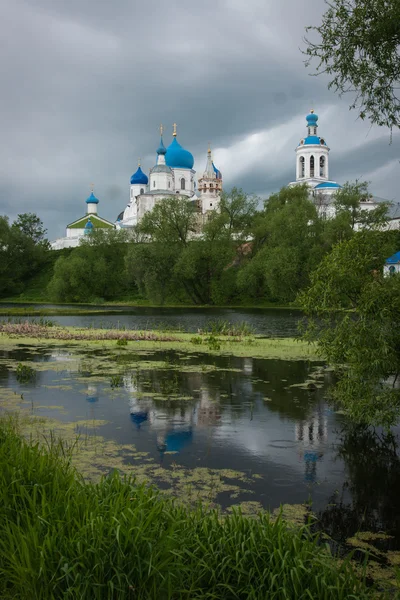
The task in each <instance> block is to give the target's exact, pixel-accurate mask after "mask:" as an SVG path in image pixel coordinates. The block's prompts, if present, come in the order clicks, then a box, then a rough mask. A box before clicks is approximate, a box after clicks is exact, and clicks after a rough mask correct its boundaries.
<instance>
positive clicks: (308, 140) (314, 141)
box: [304, 135, 326, 146]
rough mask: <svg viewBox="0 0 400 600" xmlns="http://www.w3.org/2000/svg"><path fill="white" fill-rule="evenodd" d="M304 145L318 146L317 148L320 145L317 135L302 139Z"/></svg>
mask: <svg viewBox="0 0 400 600" xmlns="http://www.w3.org/2000/svg"><path fill="white" fill-rule="evenodd" d="M304 143H305V144H318V146H319V145H320V144H321V138H320V137H318V136H317V135H309V136H307V137H306V138H304ZM323 145H324V146H326V143H325V142H324V144H323Z"/></svg>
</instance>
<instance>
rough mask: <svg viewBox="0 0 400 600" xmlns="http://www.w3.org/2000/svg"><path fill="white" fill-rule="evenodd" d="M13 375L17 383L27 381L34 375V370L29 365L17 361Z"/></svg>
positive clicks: (33, 377)
mask: <svg viewBox="0 0 400 600" xmlns="http://www.w3.org/2000/svg"><path fill="white" fill-rule="evenodd" d="M15 377H16V379H17V381H18V382H19V383H28V382H29V381H32V380H34V379H35V377H36V371H35V369H33V368H32V367H30V366H29V365H23V364H22V363H19V364H18V365H17V369H16V371H15Z"/></svg>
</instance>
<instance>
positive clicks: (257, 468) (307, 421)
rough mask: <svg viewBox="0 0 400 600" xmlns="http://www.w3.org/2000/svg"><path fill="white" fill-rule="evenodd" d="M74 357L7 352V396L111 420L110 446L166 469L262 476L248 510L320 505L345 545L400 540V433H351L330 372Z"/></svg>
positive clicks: (184, 358)
mask: <svg viewBox="0 0 400 600" xmlns="http://www.w3.org/2000/svg"><path fill="white" fill-rule="evenodd" d="M74 352H76V351H74V350H72V349H71V350H69V349H68V348H60V347H57V348H56V347H54V348H53V349H51V348H42V349H38V350H37V351H35V352H34V353H33V352H32V350H31V349H24V348H23V347H21V349H19V350H14V351H10V352H6V351H2V352H0V388H3V390H4V389H6V388H8V389H9V390H13V391H14V392H15V394H16V397H20V395H21V394H23V395H24V397H26V399H28V400H29V403H30V404H31V407H32V412H33V414H35V415H40V416H50V417H52V418H57V419H60V420H63V421H75V420H81V419H90V420H91V421H94V422H95V421H96V420H98V419H99V420H106V421H107V424H106V425H104V426H102V427H101V428H99V429H98V433H99V434H100V435H101V436H103V437H105V438H107V439H110V440H114V441H116V442H118V443H120V444H125V445H127V444H134V445H135V447H136V448H137V450H138V451H140V452H148V453H149V456H150V457H151V458H152V459H153V460H155V461H156V462H157V463H158V464H159V465H160V466H161V467H162V468H163V469H164V468H165V469H171V468H172V466H173V464H178V465H183V466H185V467H187V468H190V469H192V468H197V467H208V468H212V469H233V470H235V471H240V472H245V473H246V474H248V475H249V477H250V476H253V475H254V474H256V476H257V478H256V479H254V481H252V484H251V486H250V488H251V489H250V491H249V494H250V496H247V497H246V499H247V500H251V501H254V502H260V503H261V504H262V505H263V506H264V507H266V508H270V509H274V508H276V507H279V505H280V504H284V503H290V504H299V503H303V502H306V501H308V500H310V501H311V502H312V508H313V510H314V511H315V512H316V513H317V514H318V516H319V518H320V519H321V522H322V523H323V526H324V529H325V530H327V531H328V532H329V533H330V534H331V535H332V536H333V537H334V538H335V539H338V540H342V539H345V538H346V537H349V536H351V535H353V534H354V533H355V532H356V531H358V530H359V529H362V530H369V531H379V530H383V531H386V532H389V533H393V534H394V535H395V536H396V540H397V542H399V541H400V502H399V496H400V459H399V452H398V446H397V444H398V441H399V434H400V429H399V428H397V429H396V430H394V437H392V438H390V439H388V438H385V437H384V436H383V435H382V434H381V433H379V432H373V431H370V430H360V431H355V430H354V429H353V428H351V427H350V425H349V424H348V423H347V422H346V419H345V418H344V416H343V415H341V414H339V413H338V412H336V411H335V410H334V408H333V407H332V406H330V405H328V403H327V401H326V399H325V396H326V393H327V390H328V387H329V385H331V378H332V375H331V374H330V373H329V371H328V370H326V369H324V366H323V365H322V364H318V363H308V362H306V361H283V360H267V359H252V358H236V357H231V356H221V357H216V356H209V355H206V354H193V355H184V354H180V353H177V352H173V351H159V352H154V353H135V354H133V353H132V352H131V351H130V350H123V349H121V350H119V351H118V353H117V354H116V355H114V357H113V361H112V363H110V364H112V367H111V369H109V370H106V369H105V367H104V366H103V367H102V366H101V364H103V365H105V364H106V363H105V362H103V363H99V362H97V363H96V361H99V360H103V361H106V360H107V357H108V355H107V352H106V351H104V352H103V351H85V352H84V353H83V354H82V353H81V357H80V362H79V363H77V362H76V360H75V359H76V356H75V355H74ZM18 361H28V362H27V363H26V364H30V365H31V366H33V367H34V368H35V369H36V370H37V372H36V377H35V378H34V380H33V381H31V382H30V383H29V382H28V383H20V382H18V380H17V377H16V372H15V368H13V365H14V367H15V364H16V363H17V362H18ZM69 363H70V364H71V366H69ZM95 364H97V366H93V365H95ZM99 364H100V366H99ZM58 365H59V370H55V369H56V368H57V366H58ZM132 365H135V368H133V366H132ZM140 366H142V367H144V368H140V369H139V368H138V367H140ZM310 378H311V382H312V383H309V384H308V385H304V382H307V381H310ZM46 386H49V387H46ZM58 386H61V387H58ZM113 386H114V387H113ZM291 386H292V387H291ZM293 386H294V387H293ZM300 386H302V387H300ZM63 388H64V389H63ZM66 388H69V389H66ZM0 391H1V390H0ZM57 406H60V410H57V408H56V407H57ZM61 407H62V408H61ZM0 410H1V408H0ZM243 499H244V498H242V497H241V498H240V500H243ZM219 502H220V504H222V505H223V506H225V507H227V506H229V505H230V504H234V503H235V502H237V500H233V499H232V498H230V497H229V495H224V494H222V495H221V497H220V498H219Z"/></svg>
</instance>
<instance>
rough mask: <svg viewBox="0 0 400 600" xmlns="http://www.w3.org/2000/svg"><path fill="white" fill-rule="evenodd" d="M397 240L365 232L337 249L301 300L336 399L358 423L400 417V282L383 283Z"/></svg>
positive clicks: (388, 422) (389, 279)
mask: <svg viewBox="0 0 400 600" xmlns="http://www.w3.org/2000/svg"><path fill="white" fill-rule="evenodd" d="M396 237H398V234H397V233H395V232H388V233H385V232H378V231H362V232H359V233H356V234H355V235H354V236H353V237H352V239H350V240H348V241H345V242H342V243H341V244H338V245H336V246H335V247H334V248H333V250H332V252H331V253H330V254H328V255H327V256H326V257H325V258H324V260H323V261H322V263H321V264H320V265H319V267H318V268H317V269H316V271H315V272H314V273H313V274H312V276H311V287H310V288H309V289H308V290H307V291H304V292H302V293H301V294H300V295H299V302H300V305H301V306H302V308H303V309H304V311H305V313H306V315H307V317H308V321H307V325H306V337H307V338H308V339H311V340H316V341H317V343H318V346H319V349H320V352H321V354H323V355H324V356H325V357H326V359H327V360H328V361H329V363H331V364H333V365H335V366H336V368H337V370H338V373H339V375H340V378H339V382H338V384H337V386H336V388H335V392H334V396H335V398H336V399H337V400H339V401H340V402H341V404H342V405H343V407H344V408H345V409H346V410H347V412H348V413H349V414H350V416H351V417H352V418H353V419H354V420H355V421H356V422H359V423H367V424H374V425H383V426H386V427H388V426H390V425H392V424H393V423H394V422H396V420H397V419H398V417H399V414H400V387H399V375H400V303H399V298H400V277H399V276H394V277H384V276H383V264H384V261H385V259H386V258H387V257H388V256H390V255H391V254H392V253H393V251H394V249H395V248H396Z"/></svg>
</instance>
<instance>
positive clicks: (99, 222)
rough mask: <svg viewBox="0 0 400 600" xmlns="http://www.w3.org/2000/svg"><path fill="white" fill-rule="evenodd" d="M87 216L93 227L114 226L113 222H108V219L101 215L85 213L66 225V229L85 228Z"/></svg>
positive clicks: (104, 227) (106, 227) (110, 227)
mask: <svg viewBox="0 0 400 600" xmlns="http://www.w3.org/2000/svg"><path fill="white" fill-rule="evenodd" d="M89 217H90V220H91V222H92V223H93V226H94V227H97V228H99V229H100V228H103V229H112V228H113V227H114V224H113V223H110V221H106V219H103V218H102V217H99V216H97V215H85V216H84V217H81V218H80V219H78V220H77V221H74V222H73V223H70V224H69V225H67V229H85V225H86V223H87V222H88V218H89Z"/></svg>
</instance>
